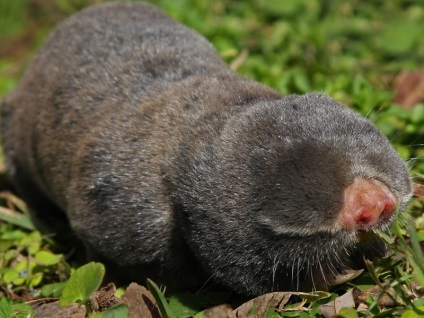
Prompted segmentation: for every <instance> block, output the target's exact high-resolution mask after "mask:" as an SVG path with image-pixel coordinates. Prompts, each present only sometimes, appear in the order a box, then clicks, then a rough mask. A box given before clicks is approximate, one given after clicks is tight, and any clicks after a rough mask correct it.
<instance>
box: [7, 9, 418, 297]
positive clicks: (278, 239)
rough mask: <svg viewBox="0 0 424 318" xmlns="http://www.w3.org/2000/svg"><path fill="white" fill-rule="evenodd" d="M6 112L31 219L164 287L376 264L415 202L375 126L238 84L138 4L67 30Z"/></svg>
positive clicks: (90, 12)
mask: <svg viewBox="0 0 424 318" xmlns="http://www.w3.org/2000/svg"><path fill="white" fill-rule="evenodd" d="M1 111H2V124H1V128H2V134H3V147H4V153H5V158H6V165H7V171H8V174H9V176H10V178H11V180H12V181H13V182H14V184H15V185H16V187H17V189H18V191H19V193H20V194H21V195H22V197H23V198H24V199H25V200H27V202H28V204H29V205H30V206H31V207H32V209H33V210H34V211H35V213H36V215H38V216H40V217H58V218H59V217H61V216H63V215H66V218H67V220H68V221H69V224H70V227H71V228H72V231H73V233H75V235H76V236H77V237H78V239H80V240H81V241H82V242H83V244H84V246H85V248H86V250H87V255H88V257H89V258H90V259H94V260H100V261H102V262H104V263H105V264H106V266H107V269H108V270H110V271H112V272H115V273H116V274H117V275H118V276H119V277H120V278H121V279H123V280H126V281H140V282H141V283H144V282H145V279H146V278H151V279H152V280H154V281H156V282H157V283H158V284H163V285H166V286H167V288H168V290H177V289H180V290H181V289H185V290H196V289H198V288H201V287H202V286H203V285H204V284H205V283H206V282H209V283H213V284H215V285H218V286H222V287H226V288H229V289H230V290H232V291H234V292H236V293H238V294H241V295H249V296H252V295H258V294H261V293H265V292H269V291H275V290H312V289H314V288H318V287H317V286H316V285H314V284H315V282H318V281H324V282H327V283H328V281H329V278H328V277H329V276H330V275H332V274H335V273H340V272H343V271H344V270H345V269H347V268H349V267H351V266H352V265H351V264H352V260H353V259H356V258H362V255H367V254H370V255H376V254H378V251H381V250H382V246H381V244H380V243H379V242H378V240H376V239H375V235H374V232H375V230H377V229H381V230H387V229H388V227H389V225H390V224H391V223H392V222H393V220H394V218H395V216H394V215H395V212H396V211H399V212H402V211H404V210H405V209H406V207H407V204H408V201H409V198H410V196H411V181H410V177H409V173H408V169H407V168H406V166H405V164H404V162H403V161H402V160H401V158H400V157H399V156H398V154H397V153H396V151H395V150H394V149H393V148H392V146H391V145H390V144H389V142H388V140H387V139H386V138H385V137H384V136H383V135H382V134H381V133H380V132H379V131H378V130H377V129H376V127H375V126H374V125H373V124H372V123H371V122H370V121H369V120H367V119H365V118H363V117H362V116H360V115H359V114H357V113H355V112H354V111H353V110H351V109H349V108H348V107H346V106H344V105H341V104H340V103H338V102H336V101H335V100H333V99H331V98H329V97H327V96H326V95H324V94H322V93H307V94H304V95H289V96H283V95H281V94H280V93H278V92H276V91H275V90H273V89H271V88H268V87H266V86H264V85H261V84H259V83H257V82H255V81H253V80H250V79H247V78H244V77H241V76H239V75H237V74H235V73H234V72H232V71H231V70H230V69H229V68H228V67H227V65H226V64H225V63H224V62H223V60H222V59H221V58H220V56H219V55H218V54H217V52H216V51H215V49H214V48H213V47H212V45H211V44H210V43H209V42H208V41H207V40H205V39H204V38H203V37H202V36H200V35H199V34H197V33H196V32H194V31H193V30H191V29H189V28H187V27H185V26H183V25H181V24H179V23H177V22H176V21H174V20H173V19H171V18H170V17H168V16H167V15H166V14H165V13H163V12H162V11H160V10H159V9H156V8H155V7H153V6H152V5H149V4H143V3H108V4H102V5H97V6H93V7H90V8H88V9H85V10H83V11H81V12H80V13H77V14H76V15H74V16H72V17H70V18H68V19H67V20H65V21H64V22H63V23H62V24H60V25H59V26H58V27H57V28H56V29H55V31H54V32H53V33H52V34H51V36H50V37H49V38H48V40H47V41H46V43H45V45H44V47H43V48H42V49H41V51H40V52H39V54H38V55H37V56H36V58H35V60H34V61H33V63H32V64H31V65H30V67H29V69H28V70H27V72H26V74H25V75H24V77H23V79H22V81H21V82H20V84H19V85H18V86H17V88H16V89H15V90H14V91H13V92H12V93H11V94H10V95H8V96H7V97H6V98H5V100H4V101H3V103H2V107H1ZM358 255H359V257H358Z"/></svg>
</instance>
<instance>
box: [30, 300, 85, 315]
mask: <svg viewBox="0 0 424 318" xmlns="http://www.w3.org/2000/svg"><path fill="white" fill-rule="evenodd" d="M29 305H30V306H31V307H32V308H33V309H34V315H35V317H37V318H38V317H40V318H41V317H50V318H60V317H68V318H85V316H86V310H85V306H83V305H82V306H80V305H78V304H72V305H70V306H68V307H62V306H60V305H59V301H57V300H56V301H53V302H46V301H45V300H41V301H36V302H31V303H29Z"/></svg>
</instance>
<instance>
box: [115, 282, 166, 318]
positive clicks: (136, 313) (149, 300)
mask: <svg viewBox="0 0 424 318" xmlns="http://www.w3.org/2000/svg"><path fill="white" fill-rule="evenodd" d="M121 300H122V301H123V302H124V304H126V305H127V306H128V308H129V316H128V317H129V318H139V317H143V318H160V317H161V316H160V313H159V309H158V307H157V304H156V301H155V299H154V298H153V296H152V294H151V293H150V291H148V290H147V289H146V288H145V287H144V286H140V285H138V284H136V283H131V284H130V285H129V286H128V288H127V290H126V291H125V293H124V294H123V295H122V297H121Z"/></svg>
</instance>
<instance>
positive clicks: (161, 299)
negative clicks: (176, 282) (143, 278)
mask: <svg viewBox="0 0 424 318" xmlns="http://www.w3.org/2000/svg"><path fill="white" fill-rule="evenodd" d="M147 288H148V289H149V291H150V292H151V293H152V296H153V298H154V299H155V300H156V303H157V304H158V308H159V311H160V314H161V316H162V318H176V316H175V315H174V313H173V312H172V311H171V308H170V307H169V304H168V302H167V301H166V299H165V295H164V294H163V293H162V292H161V291H160V289H159V287H158V286H157V285H156V284H155V283H154V282H153V281H152V280H150V279H147Z"/></svg>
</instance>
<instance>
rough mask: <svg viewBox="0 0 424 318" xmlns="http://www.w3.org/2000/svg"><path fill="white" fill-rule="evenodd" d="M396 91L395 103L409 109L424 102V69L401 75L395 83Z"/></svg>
mask: <svg viewBox="0 0 424 318" xmlns="http://www.w3.org/2000/svg"><path fill="white" fill-rule="evenodd" d="M394 89H395V92H396V96H395V97H394V99H393V101H394V102H395V103H398V104H400V105H402V106H404V107H405V108H407V109H410V108H412V106H414V105H416V104H418V103H420V102H424V69H421V70H418V71H415V72H412V71H406V72H402V73H400V74H399V75H398V76H397V77H396V79H395V81H394Z"/></svg>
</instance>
